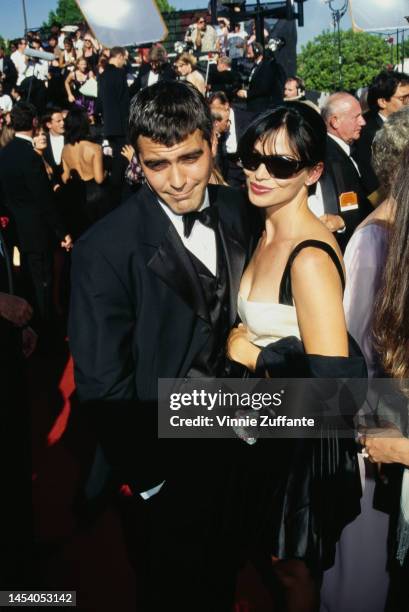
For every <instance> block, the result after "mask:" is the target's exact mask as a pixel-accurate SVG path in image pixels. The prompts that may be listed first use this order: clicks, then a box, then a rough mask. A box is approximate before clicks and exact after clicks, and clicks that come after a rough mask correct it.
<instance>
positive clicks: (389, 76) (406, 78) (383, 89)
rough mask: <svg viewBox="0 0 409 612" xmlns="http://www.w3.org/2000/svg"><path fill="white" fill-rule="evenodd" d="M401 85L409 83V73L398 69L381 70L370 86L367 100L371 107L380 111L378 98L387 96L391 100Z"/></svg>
mask: <svg viewBox="0 0 409 612" xmlns="http://www.w3.org/2000/svg"><path fill="white" fill-rule="evenodd" d="M399 85H409V75H407V74H405V73H404V72H397V71H396V70H384V71H383V72H380V73H379V74H378V75H377V76H376V77H375V78H374V79H373V81H372V83H371V84H370V85H369V88H368V98H367V102H368V106H369V109H370V110H372V111H379V110H380V108H379V106H378V100H379V99H380V98H385V100H388V101H389V100H390V99H391V98H392V96H394V95H395V93H396V90H397V89H398V86H399Z"/></svg>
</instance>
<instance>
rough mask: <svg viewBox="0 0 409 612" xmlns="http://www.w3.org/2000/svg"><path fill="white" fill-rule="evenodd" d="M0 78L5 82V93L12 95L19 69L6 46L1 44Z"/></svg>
mask: <svg viewBox="0 0 409 612" xmlns="http://www.w3.org/2000/svg"><path fill="white" fill-rule="evenodd" d="M0 78H1V81H2V83H3V89H4V93H5V94H7V95H10V93H11V90H12V89H13V87H14V86H15V84H16V83H17V70H16V67H15V65H14V62H13V61H12V60H11V59H10V57H8V56H7V55H6V53H5V49H4V47H1V46H0Z"/></svg>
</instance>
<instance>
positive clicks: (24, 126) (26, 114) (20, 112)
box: [10, 102, 37, 132]
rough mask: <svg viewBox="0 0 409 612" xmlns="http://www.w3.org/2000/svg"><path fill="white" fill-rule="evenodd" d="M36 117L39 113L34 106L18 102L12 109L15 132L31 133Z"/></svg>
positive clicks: (11, 117) (11, 114)
mask: <svg viewBox="0 0 409 612" xmlns="http://www.w3.org/2000/svg"><path fill="white" fill-rule="evenodd" d="M36 117H37V111H36V108H35V106H33V104H29V103H28V102H17V104H15V105H14V106H13V108H12V109H11V113H10V119H11V126H12V128H13V129H14V131H15V132H29V131H30V130H32V129H33V122H34V119H35V118H36Z"/></svg>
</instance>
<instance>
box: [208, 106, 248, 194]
mask: <svg viewBox="0 0 409 612" xmlns="http://www.w3.org/2000/svg"><path fill="white" fill-rule="evenodd" d="M233 111H234V124H235V131H236V134H235V135H236V141H237V145H238V143H239V140H240V138H241V137H242V135H243V134H244V132H245V131H246V129H247V127H248V126H249V124H250V123H251V121H252V120H253V118H254V115H253V113H249V112H248V111H245V110H243V109H241V108H236V107H233ZM226 140H227V136H226V135H224V134H223V136H222V137H221V139H220V141H219V145H220V146H219V151H218V158H217V161H218V164H219V167H220V170H221V172H222V174H223V177H224V179H225V180H226V182H227V183H228V184H229V185H230V187H235V188H241V187H243V186H244V183H245V180H246V177H245V175H244V172H243V169H242V168H241V167H240V166H239V165H238V163H237V162H238V156H237V154H229V153H227V149H226Z"/></svg>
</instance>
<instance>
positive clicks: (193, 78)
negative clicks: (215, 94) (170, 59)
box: [175, 52, 206, 96]
mask: <svg viewBox="0 0 409 612" xmlns="http://www.w3.org/2000/svg"><path fill="white" fill-rule="evenodd" d="M196 65H197V59H196V58H195V56H194V55H192V54H191V53H186V52H184V53H181V54H180V55H178V56H177V58H176V62H175V68H176V72H177V73H178V75H179V77H180V78H181V79H184V80H185V81H188V82H189V83H191V84H192V85H194V86H195V87H196V89H198V90H199V91H200V93H201V94H202V95H203V96H204V95H205V93H206V83H205V80H204V78H203V76H202V75H201V74H200V72H199V71H198V70H197V69H196Z"/></svg>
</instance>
